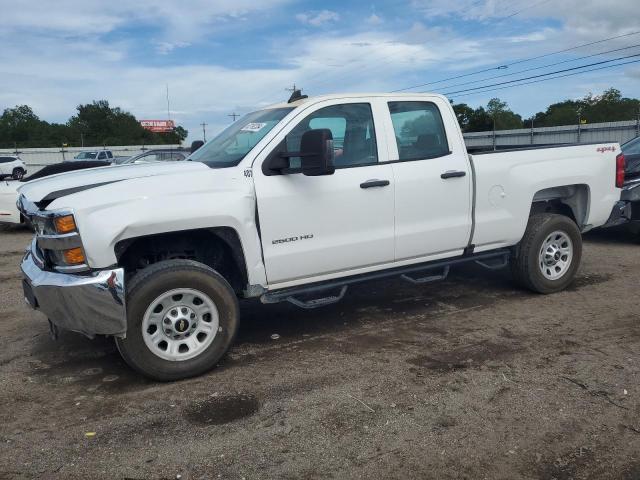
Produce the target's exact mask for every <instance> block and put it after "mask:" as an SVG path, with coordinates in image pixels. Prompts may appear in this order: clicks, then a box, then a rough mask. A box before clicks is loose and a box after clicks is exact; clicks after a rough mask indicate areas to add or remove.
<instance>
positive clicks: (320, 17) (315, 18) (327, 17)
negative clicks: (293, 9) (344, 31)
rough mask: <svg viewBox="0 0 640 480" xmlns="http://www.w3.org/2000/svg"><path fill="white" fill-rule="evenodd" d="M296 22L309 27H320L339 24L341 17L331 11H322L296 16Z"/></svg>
mask: <svg viewBox="0 0 640 480" xmlns="http://www.w3.org/2000/svg"><path fill="white" fill-rule="evenodd" d="M296 20H298V21H299V22H301V23H304V24H307V25H312V26H314V27H320V26H322V25H325V24H327V23H332V22H337V21H338V20H340V15H338V14H337V13H336V12H332V11H331V10H321V11H319V12H307V13H299V14H297V15H296Z"/></svg>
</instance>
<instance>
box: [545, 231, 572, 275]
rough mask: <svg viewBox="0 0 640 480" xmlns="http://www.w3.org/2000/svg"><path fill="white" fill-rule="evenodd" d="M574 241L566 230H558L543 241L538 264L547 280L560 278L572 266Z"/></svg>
mask: <svg viewBox="0 0 640 480" xmlns="http://www.w3.org/2000/svg"><path fill="white" fill-rule="evenodd" d="M572 260H573V242H572V241H571V238H569V235H567V234H566V233H565V232H562V231H560V230H557V231H555V232H553V233H551V234H550V235H549V236H547V239H546V240H545V241H544V242H542V246H541V247H540V254H539V256H538V266H539V267H540V271H541V272H542V275H544V277H545V278H546V279H547V280H558V279H559V278H561V277H562V276H563V275H564V274H565V273H567V271H568V270H569V267H570V266H571V261H572Z"/></svg>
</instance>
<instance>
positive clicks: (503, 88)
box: [445, 60, 640, 97]
mask: <svg viewBox="0 0 640 480" xmlns="http://www.w3.org/2000/svg"><path fill="white" fill-rule="evenodd" d="M633 63H640V60H631V61H629V62H622V63H617V64H615V65H605V66H603V67H596V68H590V69H588V70H583V71H581V72H573V73H566V74H564V75H557V76H555V77H549V78H542V79H538V80H532V81H530V82H524V83H518V84H515V85H507V86H504V87H498V88H489V86H488V85H487V86H486V87H483V88H486V90H482V91H475V92H469V93H463V94H462V95H456V97H465V96H468V95H473V94H475V93H487V92H493V91H496V90H505V89H507V88H513V87H520V86H523V85H531V84H534V83H541V82H546V81H548V80H555V79H557V78H565V77H572V76H575V75H582V74H584V73H588V72H596V71H598V70H606V69H609V68H615V67H621V66H623V65H631V64H633ZM445 95H447V94H445Z"/></svg>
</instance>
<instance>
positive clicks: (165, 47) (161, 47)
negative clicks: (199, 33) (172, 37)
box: [156, 42, 191, 55]
mask: <svg viewBox="0 0 640 480" xmlns="http://www.w3.org/2000/svg"><path fill="white" fill-rule="evenodd" d="M189 45H191V44H190V43H189V42H157V43H156V52H158V53H159V54H160V55H168V54H169V53H171V52H173V51H174V50H175V49H176V48H185V47H188V46H189Z"/></svg>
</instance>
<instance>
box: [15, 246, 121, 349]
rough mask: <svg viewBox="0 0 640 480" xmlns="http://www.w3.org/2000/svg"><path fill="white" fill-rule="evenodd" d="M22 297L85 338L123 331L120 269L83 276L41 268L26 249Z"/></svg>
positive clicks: (53, 320)
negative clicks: (85, 336)
mask: <svg viewBox="0 0 640 480" xmlns="http://www.w3.org/2000/svg"><path fill="white" fill-rule="evenodd" d="M21 268H22V273H23V287H24V293H25V300H26V301H27V303H29V305H31V307H32V308H34V309H36V310H39V311H40V312H42V313H43V314H44V315H46V316H47V317H48V318H49V320H50V321H51V322H52V323H53V324H54V325H56V326H58V327H60V328H63V329H65V330H73V331H75V332H79V333H82V334H84V335H87V336H88V337H93V336H95V335H113V336H116V337H124V336H125V334H126V331H127V314H126V305H125V288H124V270H123V269H122V268H116V269H112V270H101V271H97V272H91V273H90V274H87V275H77V274H76V275H73V274H65V273H55V272H48V271H45V270H42V269H41V268H40V267H39V266H38V265H37V264H36V262H35V261H34V259H33V254H32V253H31V252H28V253H27V254H26V255H25V257H24V259H23V260H22V265H21Z"/></svg>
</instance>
